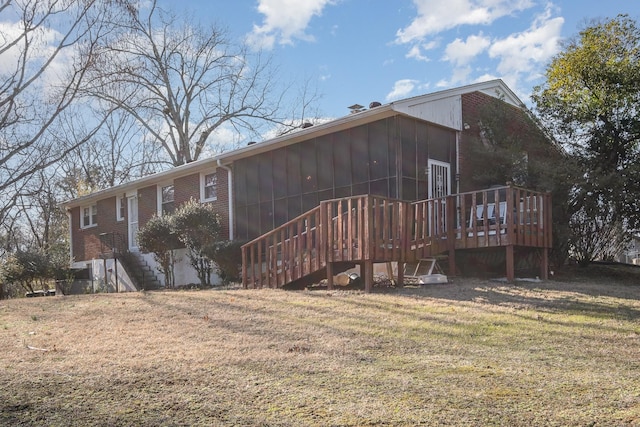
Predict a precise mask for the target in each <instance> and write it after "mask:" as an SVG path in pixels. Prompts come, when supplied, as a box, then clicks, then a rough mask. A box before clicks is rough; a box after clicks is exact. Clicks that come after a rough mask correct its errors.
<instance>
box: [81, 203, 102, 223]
mask: <svg viewBox="0 0 640 427" xmlns="http://www.w3.org/2000/svg"><path fill="white" fill-rule="evenodd" d="M96 225H98V205H91V206H83V207H82V208H81V209H80V227H82V228H89V227H95V226H96Z"/></svg>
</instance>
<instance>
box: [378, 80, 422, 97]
mask: <svg viewBox="0 0 640 427" xmlns="http://www.w3.org/2000/svg"><path fill="white" fill-rule="evenodd" d="M418 83H419V82H418V81H417V80H411V79H402V80H398V81H396V82H395V84H394V85H393V90H392V91H391V92H389V93H388V94H387V96H386V99H387V101H394V100H396V99H401V98H405V97H407V96H408V95H409V94H410V93H411V92H413V90H414V89H415V88H416V85H417V84H418Z"/></svg>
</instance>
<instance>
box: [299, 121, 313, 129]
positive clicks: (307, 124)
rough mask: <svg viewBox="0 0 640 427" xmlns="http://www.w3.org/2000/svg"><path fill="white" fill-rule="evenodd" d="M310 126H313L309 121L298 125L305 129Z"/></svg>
mask: <svg viewBox="0 0 640 427" xmlns="http://www.w3.org/2000/svg"><path fill="white" fill-rule="evenodd" d="M311 126H313V123H309V122H304V123H303V124H302V126H300V127H301V128H302V129H306V128H310V127H311Z"/></svg>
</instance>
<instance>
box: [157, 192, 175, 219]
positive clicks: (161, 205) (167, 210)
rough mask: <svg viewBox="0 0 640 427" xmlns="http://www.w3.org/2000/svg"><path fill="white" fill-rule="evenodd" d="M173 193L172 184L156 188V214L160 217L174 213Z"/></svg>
mask: <svg viewBox="0 0 640 427" xmlns="http://www.w3.org/2000/svg"><path fill="white" fill-rule="evenodd" d="M174 198H175V191H174V188H173V184H166V185H160V186H158V213H159V214H160V215H161V216H162V215H165V214H172V213H173V211H175V203H174Z"/></svg>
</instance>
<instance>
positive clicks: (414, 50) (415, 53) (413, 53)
mask: <svg viewBox="0 0 640 427" xmlns="http://www.w3.org/2000/svg"><path fill="white" fill-rule="evenodd" d="M438 45H439V43H438V42H437V41H435V40H434V41H430V42H429V43H418V44H415V45H413V46H412V47H411V49H409V52H407V54H406V55H405V56H406V57H407V58H413V59H417V60H418V61H424V62H429V61H431V60H430V59H429V57H428V56H426V55H424V54H423V53H422V52H423V51H425V50H431V49H435V48H436V47H438Z"/></svg>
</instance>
